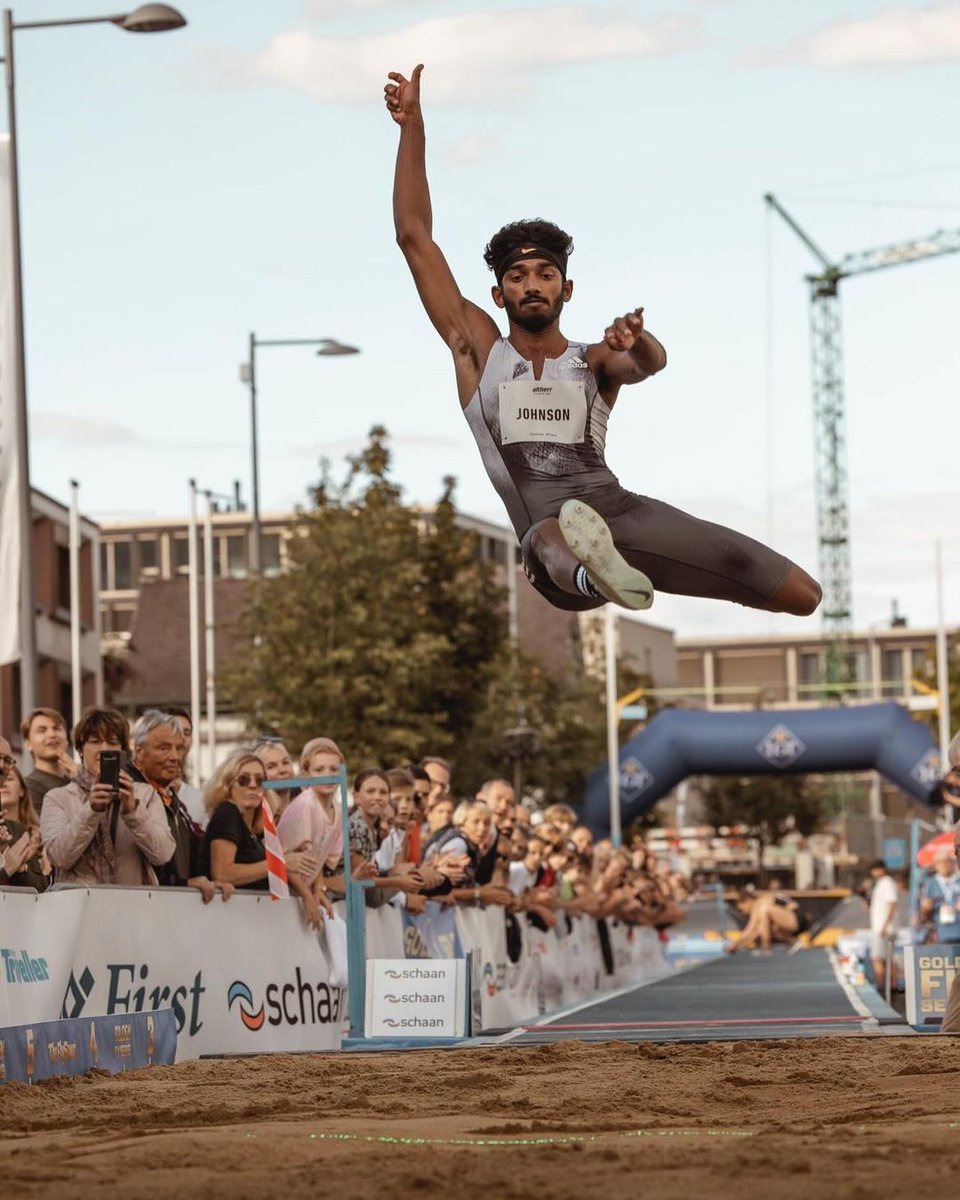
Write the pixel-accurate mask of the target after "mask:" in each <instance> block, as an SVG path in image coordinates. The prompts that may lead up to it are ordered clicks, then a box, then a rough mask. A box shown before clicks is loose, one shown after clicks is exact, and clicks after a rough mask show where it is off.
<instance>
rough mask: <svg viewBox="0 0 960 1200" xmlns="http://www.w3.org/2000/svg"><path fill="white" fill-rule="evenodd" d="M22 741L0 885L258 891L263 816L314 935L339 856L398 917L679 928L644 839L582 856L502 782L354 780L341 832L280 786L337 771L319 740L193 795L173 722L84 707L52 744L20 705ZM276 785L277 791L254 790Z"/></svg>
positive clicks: (571, 830)
mask: <svg viewBox="0 0 960 1200" xmlns="http://www.w3.org/2000/svg"><path fill="white" fill-rule="evenodd" d="M21 736H22V740H23V745H24V747H25V748H26V749H27V750H28V751H29V753H30V755H31V757H32V759H33V770H32V771H31V772H30V773H29V774H28V775H26V776H24V775H23V774H21V772H20V770H19V768H18V766H17V763H16V761H15V759H14V757H13V753H12V750H11V747H10V744H9V743H8V742H7V741H6V740H5V739H3V738H0V797H2V807H3V813H2V819H0V854H2V863H0V884H7V885H15V886H25V887H33V888H35V889H37V890H43V889H44V888H46V887H47V886H49V884H50V883H52V882H64V883H88V884H99V885H109V884H118V885H126V886H131V885H152V886H175V887H190V888H194V889H196V890H197V891H198V892H199V893H200V894H201V895H202V897H203V900H204V901H205V902H208V901H210V900H211V899H212V898H213V897H214V896H215V895H217V894H219V895H220V896H222V897H223V899H228V898H229V897H230V896H231V895H232V894H233V893H234V892H235V891H236V890H238V889H239V890H247V889H253V890H266V889H268V887H269V881H268V866H267V853H266V849H265V846H264V840H263V832H264V831H263V822H264V802H266V804H267V805H268V806H269V810H270V813H271V814H272V816H273V820H274V823H275V824H276V828H277V833H278V836H279V839H280V842H281V845H282V848H283V852H284V858H285V864H286V871H287V877H288V883H289V887H290V891H291V892H292V893H293V894H295V895H296V896H298V897H299V899H300V901H301V904H302V906H303V914H304V918H305V920H306V921H307V922H309V923H310V924H311V925H314V926H318V925H319V924H320V922H321V921H322V920H323V916H324V913H329V912H331V911H332V910H331V903H332V901H334V900H336V899H338V898H340V897H342V896H343V895H344V890H345V871H346V865H345V862H344V855H345V853H347V854H349V856H350V858H349V863H350V870H351V873H352V875H353V877H354V878H356V879H361V880H369V881H370V882H371V886H370V887H367V888H364V897H365V901H366V903H367V904H368V905H370V906H374V907H376V906H380V905H384V904H393V905H397V906H400V907H403V908H405V909H407V910H408V911H410V912H413V913H417V912H422V911H423V910H424V906H425V905H426V903H427V901H430V900H435V901H439V902H440V903H442V904H445V905H450V904H460V905H483V906H486V905H497V906H500V907H501V908H502V909H503V910H504V911H505V913H507V914H509V915H510V916H512V917H515V918H519V916H520V915H521V914H523V915H524V916H525V919H526V920H528V921H529V922H531V923H532V924H534V925H536V926H537V927H539V928H541V929H547V928H552V927H555V926H557V925H558V924H559V923H560V922H562V921H563V920H564V919H565V918H567V917H572V916H574V915H576V914H586V915H589V916H591V917H595V918H597V919H602V918H607V917H612V918H616V919H618V920H620V921H623V922H627V923H631V924H637V925H648V926H653V927H654V928H656V929H658V930H660V931H663V930H666V929H667V928H669V927H670V926H671V925H672V924H674V923H675V922H676V921H678V920H681V919H682V917H683V904H684V901H685V900H686V899H687V898H688V890H687V883H686V880H685V879H684V877H683V876H682V875H680V874H679V873H676V872H673V871H671V869H670V867H669V865H668V864H667V863H664V862H660V861H657V860H655V859H653V858H652V857H651V856H650V855H649V854H648V852H647V850H646V848H645V847H644V845H643V843H642V841H638V842H637V843H636V844H635V845H633V846H632V847H631V848H629V849H626V848H615V847H614V846H613V844H612V843H611V842H610V841H608V840H601V841H596V842H595V841H594V838H593V835H592V834H591V832H590V830H589V829H587V828H586V827H585V826H583V825H580V824H578V821H577V815H576V812H575V811H574V809H572V808H570V807H569V806H567V805H564V804H553V805H549V806H547V807H546V808H545V809H544V810H543V811H535V810H534V809H533V808H532V807H531V806H530V805H528V804H518V803H517V798H516V796H515V795H514V789H513V787H512V785H511V784H510V783H509V782H508V781H507V780H505V779H499V778H491V779H490V780H488V781H487V782H485V783H484V784H483V785H482V786H481V787H480V788H479V790H478V791H477V792H476V794H475V795H472V796H463V795H460V794H458V793H457V791H456V790H455V785H454V781H453V779H452V778H451V766H450V764H449V763H448V762H447V761H446V760H444V759H443V758H440V757H438V756H427V757H425V758H424V759H422V760H421V761H420V762H419V763H416V764H402V765H397V766H394V767H392V768H391V769H388V770H382V769H381V768H379V767H368V768H365V769H364V770H361V771H360V772H359V773H358V774H356V775H355V777H354V778H353V779H352V787H351V801H350V812H349V816H348V820H347V828H346V830H345V829H344V824H343V815H342V810H341V803H340V796H339V791H338V788H337V786H336V785H335V784H313V785H310V786H306V787H304V788H300V787H299V786H297V784H296V782H295V781H296V780H297V779H298V778H316V777H329V776H333V775H335V774H336V773H337V772H338V771H339V770H340V769H341V767H345V766H346V759H345V756H344V753H343V752H342V750H341V749H340V747H339V746H338V745H337V743H336V742H335V741H334V740H333V739H332V738H329V737H325V736H317V737H314V738H312V739H310V740H309V741H308V742H307V743H306V745H305V746H303V748H302V749H301V750H300V752H299V754H296V755H295V754H293V753H291V750H290V749H289V748H288V747H287V745H286V743H285V742H284V740H283V738H281V737H278V736H274V735H264V736H261V737H258V738H256V739H255V740H253V742H252V743H251V745H250V746H249V747H246V748H242V749H239V750H236V751H234V752H233V753H231V754H229V755H228V756H227V757H226V758H225V759H224V761H223V762H222V763H220V765H219V767H218V768H217V770H216V771H215V772H214V774H213V776H212V777H211V778H210V780H209V781H208V782H207V785H206V787H205V788H204V789H203V790H201V789H199V788H197V787H195V786H193V785H192V784H191V783H190V782H189V780H188V778H187V771H188V768H187V759H188V756H189V753H190V747H191V742H192V728H191V723H190V716H189V714H188V713H187V712H186V711H185V710H180V709H177V710H174V711H171V712H160V711H157V710H151V711H148V712H146V713H144V714H143V715H142V716H141V717H139V718H138V719H137V720H136V722H135V723H134V724H133V725H132V727H131V726H130V725H129V724H128V722H127V719H126V718H125V717H124V716H123V715H122V714H121V713H120V712H118V711H116V710H114V709H108V708H94V709H88V710H87V711H86V712H85V713H84V714H83V715H82V717H81V718H80V720H79V721H78V722H77V724H76V726H75V728H74V730H73V733H72V737H70V738H68V734H67V729H66V724H65V722H64V720H63V718H62V717H61V716H60V714H59V713H57V712H55V711H53V710H52V709H46V708H43V709H36V710H35V711H34V712H32V713H31V714H29V716H28V717H27V718H26V719H25V720H24V722H23V724H22V726H21ZM71 747H72V749H71ZM104 752H115V753H114V755H113V757H116V753H119V755H121V756H122V757H121V763H122V765H121V767H120V769H119V771H118V773H117V775H116V778H104V773H105V772H104V768H103V766H102V764H101V755H103V754H104ZM104 761H105V762H106V761H107V760H104ZM287 779H289V780H291V781H292V783H291V786H290V787H289V788H283V787H280V788H275V787H271V788H269V789H267V788H265V787H264V785H265V783H266V782H267V781H268V780H269V781H273V782H280V783H282V782H283V781H284V780H287Z"/></svg>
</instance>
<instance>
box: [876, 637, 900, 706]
mask: <svg viewBox="0 0 960 1200" xmlns="http://www.w3.org/2000/svg"><path fill="white" fill-rule="evenodd" d="M880 678H881V679H882V680H883V689H882V690H883V694H884V696H902V695H903V652H902V651H901V650H900V648H899V647H897V649H896V650H884V651H883V652H882V654H881V656H880Z"/></svg>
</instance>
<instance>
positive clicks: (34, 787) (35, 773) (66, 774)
mask: <svg viewBox="0 0 960 1200" xmlns="http://www.w3.org/2000/svg"><path fill="white" fill-rule="evenodd" d="M20 736H21V738H22V739H23V744H24V746H25V747H26V749H27V750H29V751H30V754H31V757H32V758H33V770H32V771H31V772H30V774H29V775H28V776H27V777H26V783H27V791H28V793H29V795H30V799H31V800H32V801H33V807H34V808H35V809H36V811H37V816H38V817H39V815H40V813H41V812H42V811H43V800H44V797H45V796H46V794H47V792H49V791H51V790H52V789H53V788H55V787H63V786H64V785H65V784H68V783H69V782H70V780H71V779H73V777H74V776H75V775H76V773H77V770H78V765H77V763H76V762H75V761H74V759H73V757H72V755H71V754H70V742H69V739H68V737H67V723H66V721H65V720H64V719H63V717H62V716H61V715H60V713H58V712H57V710H56V709H55V708H35V709H34V710H33V711H32V712H31V713H30V714H29V715H28V716H26V717H24V719H23V721H21V723H20Z"/></svg>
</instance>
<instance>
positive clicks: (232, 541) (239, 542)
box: [220, 533, 247, 579]
mask: <svg viewBox="0 0 960 1200" xmlns="http://www.w3.org/2000/svg"><path fill="white" fill-rule="evenodd" d="M223 540H224V543H225V545H226V552H225V554H224V557H223V559H222V560H221V561H222V562H224V563H225V566H224V567H222V568H221V572H220V573H221V575H226V576H228V577H229V578H230V579H245V578H246V575H247V536H246V534H243V533H238V534H230V536H229V537H226V538H224V539H223Z"/></svg>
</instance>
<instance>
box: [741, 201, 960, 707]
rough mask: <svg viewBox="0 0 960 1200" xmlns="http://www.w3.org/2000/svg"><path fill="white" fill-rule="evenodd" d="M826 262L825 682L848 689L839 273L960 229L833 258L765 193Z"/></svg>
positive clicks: (950, 246)
mask: <svg viewBox="0 0 960 1200" xmlns="http://www.w3.org/2000/svg"><path fill="white" fill-rule="evenodd" d="M764 199H765V200H766V202H767V204H768V205H769V206H770V207H771V208H772V209H774V210H775V211H776V212H778V213H779V214H780V216H781V217H782V218H783V219H784V221H786V223H787V224H788V225H789V226H790V228H791V229H792V230H793V232H794V233H795V234H796V235H797V237H798V238H799V239H800V240H801V241H802V242H803V244H804V245H805V246H806V247H807V249H808V250H809V251H810V252H811V253H812V254H813V256H814V258H816V259H817V260H818V261H819V262H820V265H821V266H822V267H823V270H822V272H821V273H820V274H819V275H807V276H806V280H807V283H808V284H809V286H810V354H811V386H812V391H813V427H814V456H815V459H816V498H817V538H818V543H819V557H818V562H819V568H820V583H821V585H822V587H823V607H822V609H821V614H822V622H823V631H824V634H825V637H826V662H825V669H824V682H825V683H826V684H827V685H828V687H831V688H832V689H833V690H834V691H842V690H843V686H844V685H845V684H849V683H852V682H853V660H852V656H851V654H850V642H849V638H850V633H851V620H852V612H851V609H852V596H851V581H850V504H849V497H848V493H849V486H848V479H847V441H846V412H845V409H844V403H843V350H842V343H841V327H840V296H839V284H840V280H841V279H846V278H848V277H849V276H851V275H862V274H865V273H866V272H867V271H882V270H884V269H886V268H887V267H898V266H903V265H904V264H906V263H912V262H920V261H922V260H923V259H926V258H935V257H937V256H939V255H941V254H955V253H957V251H960V229H948V230H938V231H937V232H936V233H933V234H931V235H930V236H929V237H927V238H922V239H919V240H914V241H907V242H895V243H894V244H893V245H889V246H878V247H876V248H875V249H872V250H858V251H855V252H854V253H852V254H847V255H845V256H844V257H843V258H841V259H840V260H839V261H838V262H831V260H830V258H829V257H828V255H826V254H825V253H824V252H823V250H821V249H820V247H819V246H818V245H817V243H816V242H815V241H814V240H813V239H812V238H811V237H810V236H809V234H807V233H806V232H805V231H804V230H803V229H801V227H800V226H799V225H798V224H797V222H796V221H795V220H794V219H793V217H791V216H790V214H789V213H788V212H787V211H786V210H785V209H784V208H783V206H782V205H781V204H780V202H779V201H778V200H777V199H776V197H774V196H772V195H770V194H769V193H768V194H767V195H766V196H764Z"/></svg>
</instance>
